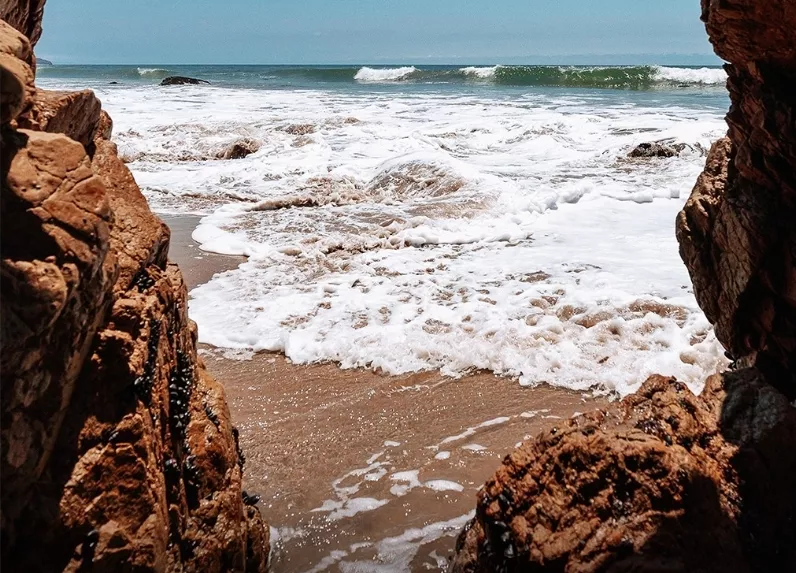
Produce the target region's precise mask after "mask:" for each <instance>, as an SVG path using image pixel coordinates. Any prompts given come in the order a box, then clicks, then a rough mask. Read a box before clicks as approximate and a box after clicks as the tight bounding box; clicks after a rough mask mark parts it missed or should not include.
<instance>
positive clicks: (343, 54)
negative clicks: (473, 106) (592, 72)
mask: <svg viewBox="0 0 796 573" xmlns="http://www.w3.org/2000/svg"><path fill="white" fill-rule="evenodd" d="M699 4H700V3H699V0H665V1H661V0H49V1H48V2H47V4H46V7H45V11H44V23H43V26H44V35H43V36H42V39H41V40H40V42H39V44H38V46H37V47H36V54H37V56H39V57H41V58H45V59H49V60H53V61H54V62H55V63H56V64H59V63H60V64H92V63H95V64H332V63H361V64H366V63H376V64H378V63H412V64H423V63H426V64H445V63H451V64H457V63H464V62H467V63H473V64H514V63H517V64H519V63H526V64H534V63H538V64H555V63H561V64H577V63H584V64H597V63H604V64H652V63H660V64H677V63H681V64H694V65H699V64H717V63H719V60H718V59H717V58H715V56H713V55H712V54H713V52H712V50H711V47H710V44H709V43H708V40H707V34H706V33H705V29H704V27H703V25H702V23H701V22H700V20H699V14H700V6H699Z"/></svg>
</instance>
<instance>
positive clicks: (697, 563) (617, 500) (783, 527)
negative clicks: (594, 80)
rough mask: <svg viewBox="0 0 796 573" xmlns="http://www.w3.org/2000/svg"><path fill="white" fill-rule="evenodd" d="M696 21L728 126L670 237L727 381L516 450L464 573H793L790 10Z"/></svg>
mask: <svg viewBox="0 0 796 573" xmlns="http://www.w3.org/2000/svg"><path fill="white" fill-rule="evenodd" d="M702 7H703V19H704V20H705V22H706V24H707V29H708V32H709V34H710V36H711V40H712V42H713V44H714V46H715V48H716V52H717V53H718V54H719V56H721V57H722V58H724V59H725V60H727V61H729V62H731V64H730V65H728V66H727V73H728V77H729V79H728V88H729V91H730V97H731V100H732V108H731V109H730V112H729V114H728V116H727V123H728V125H729V133H728V137H726V138H723V139H721V140H719V141H717V142H716V143H715V144H714V145H713V147H712V148H711V150H710V152H709V154H708V156H707V161H706V166H705V170H704V172H703V173H702V175H701V176H700V177H699V180H698V181H697V184H696V186H695V188H694V190H693V193H692V195H691V197H690V198H689V200H688V202H687V204H686V205H685V207H684V209H683V211H682V212H681V213H680V215H679V217H678V220H677V237H678V240H679V242H680V248H681V254H682V257H683V260H684V261H685V263H686V265H687V267H688V269H689V272H690V273H691V277H692V279H693V282H694V291H695V293H696V296H697V299H698V301H699V304H700V305H701V307H702V308H703V309H704V311H705V314H706V315H707V316H708V318H709V319H710V320H711V321H712V322H713V323H714V325H715V329H716V334H717V336H718V337H719V339H720V340H721V342H722V343H723V344H724V346H725V347H726V348H727V350H728V354H729V355H730V356H731V358H733V359H734V364H733V371H732V372H729V373H726V374H716V375H714V376H712V377H710V378H709V379H708V380H707V382H706V387H705V390H704V391H703V393H702V394H701V395H700V396H698V397H697V396H694V395H693V394H692V393H691V392H690V391H689V390H688V389H687V388H686V387H685V386H684V385H682V384H680V383H678V382H677V381H676V380H673V379H665V378H662V377H659V376H657V377H652V378H651V379H650V380H648V381H647V382H646V383H645V384H644V385H643V386H642V388H641V390H640V391H639V392H638V393H637V394H635V395H633V396H630V397H628V398H626V399H625V400H623V401H622V402H621V403H620V404H618V405H616V406H615V407H613V408H611V409H609V410H607V411H601V412H597V413H594V414H590V415H587V416H581V417H578V418H576V419H574V420H572V421H570V422H569V423H568V424H566V425H564V426H561V427H558V428H556V429H553V430H552V431H550V432H548V433H546V434H543V435H541V436H539V437H537V438H536V439H534V440H531V441H530V442H527V443H526V444H524V445H523V446H521V447H520V448H519V449H518V450H517V451H515V452H514V453H512V454H511V455H509V456H508V457H507V458H506V459H505V460H504V462H503V465H502V466H501V467H500V468H499V469H498V471H497V473H496V474H495V476H494V477H493V478H492V479H491V480H490V481H489V482H488V483H487V484H486V485H485V486H484V488H482V489H481V491H480V492H479V496H478V505H477V510H476V516H475V518H474V519H473V520H472V521H471V522H470V524H469V525H468V526H467V527H466V528H465V530H464V531H463V532H462V534H461V535H460V537H459V540H458V544H457V554H456V558H455V560H454V563H453V571H455V572H458V573H464V572H468V573H475V572H484V573H486V572H493V571H527V572H539V573H541V572H550V573H553V572H555V573H562V572H563V573H596V572H616V573H619V572H630V571H633V572H637V573H643V572H650V573H652V572H656V573H657V572H661V571H666V572H670V573H674V572H677V573H687V572H689V573H690V572H705V573H707V572H713V571H722V572H731V573H735V572H738V573H741V572H743V573H752V572H754V573H767V572H769V571H796V489H794V487H793V484H794V475H796V449H795V448H794V444H796V408H794V407H793V405H792V403H791V402H792V401H793V399H794V398H795V397H796V113H794V110H795V109H796V98H794V95H793V86H794V85H796V3H794V2H792V1H790V0H773V1H771V2H756V1H754V0H733V1H732V2H726V1H723V0H703V1H702ZM645 153H646V152H645Z"/></svg>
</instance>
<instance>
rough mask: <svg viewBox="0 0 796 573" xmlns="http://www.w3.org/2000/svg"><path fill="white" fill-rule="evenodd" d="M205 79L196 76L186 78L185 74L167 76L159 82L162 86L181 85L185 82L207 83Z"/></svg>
mask: <svg viewBox="0 0 796 573" xmlns="http://www.w3.org/2000/svg"><path fill="white" fill-rule="evenodd" d="M209 83H210V82H208V81H207V80H198V79H196V78H188V77H186V76H169V77H167V78H163V80H162V81H161V82H160V85H162V86H181V85H185V84H209Z"/></svg>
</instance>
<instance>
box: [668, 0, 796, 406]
mask: <svg viewBox="0 0 796 573" xmlns="http://www.w3.org/2000/svg"><path fill="white" fill-rule="evenodd" d="M702 8H703V14H702V17H703V19H704V20H705V22H706V24H707V29H708V33H709V34H710V37H711V41H712V42H713V45H714V47H715V49H716V53H717V54H718V55H719V56H721V57H722V58H724V59H725V60H727V61H729V62H731V64H730V65H728V66H726V68H727V75H728V80H727V87H728V89H729V92H730V98H731V101H732V107H731V108H730V112H729V114H728V115H727V124H728V126H729V133H728V138H727V139H724V140H722V141H720V142H718V143H717V144H716V145H714V146H713V149H712V150H711V152H710V156H709V158H708V161H707V166H706V169H705V172H704V173H703V174H702V176H701V177H700V178H699V181H698V182H697V184H696V186H695V188H694V190H693V192H692V194H691V198H690V199H689V200H688V203H687V204H686V206H685V208H684V209H683V211H682V212H681V213H680V216H679V218H678V221H677V237H678V240H679V241H680V249H681V254H682V257H683V260H684V261H685V263H686V265H687V266H688V269H689V271H690V273H691V278H692V280H693V282H694V292H695V294H696V296H697V300H698V301H699V304H700V306H701V307H702V308H703V309H704V310H705V314H706V315H707V316H708V318H709V319H710V320H711V322H713V323H714V324H715V329H716V335H717V336H718V338H719V340H720V341H721V342H722V344H723V345H724V346H725V347H726V348H727V350H728V352H729V354H730V355H731V357H732V358H733V359H735V360H736V361H738V363H739V364H740V365H748V366H751V365H755V366H757V367H758V368H760V369H761V370H763V371H765V372H766V373H769V374H770V375H771V378H772V380H775V381H777V383H778V384H779V387H780V389H781V390H782V391H783V392H785V393H786V394H787V395H788V396H789V397H791V399H793V398H796V224H795V223H794V221H796V98H794V92H793V86H794V85H796V48H794V46H796V32H794V30H796V5H794V3H793V2H790V1H788V0H774V1H771V2H755V1H753V0H736V1H734V2H732V3H731V4H727V3H722V2H718V1H716V0H713V1H708V0H703V2H702Z"/></svg>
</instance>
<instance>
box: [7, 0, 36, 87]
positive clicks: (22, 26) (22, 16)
mask: <svg viewBox="0 0 796 573" xmlns="http://www.w3.org/2000/svg"><path fill="white" fill-rule="evenodd" d="M44 2H45V0H0V20H3V21H4V22H6V23H7V24H8V25H10V26H11V27H13V28H14V29H16V30H17V31H18V32H20V33H21V34H22V35H23V36H24V37H26V38H27V39H28V40H29V41H30V45H31V48H33V47H35V46H36V43H37V42H38V41H39V38H41V20H42V17H43V16H44ZM25 61H26V62H27V63H28V64H29V65H30V67H31V69H32V70H33V72H34V73H35V71H36V59H35V58H34V57H33V53H32V52H31V54H30V56H29V57H28V58H27V59H26V60H25Z"/></svg>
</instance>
